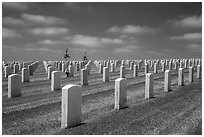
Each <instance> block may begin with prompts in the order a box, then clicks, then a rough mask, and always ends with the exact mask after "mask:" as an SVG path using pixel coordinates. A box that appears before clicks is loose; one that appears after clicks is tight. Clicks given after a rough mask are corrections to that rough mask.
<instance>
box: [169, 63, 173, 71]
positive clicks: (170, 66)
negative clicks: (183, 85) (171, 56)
mask: <svg viewBox="0 0 204 137" xmlns="http://www.w3.org/2000/svg"><path fill="white" fill-rule="evenodd" d="M169 70H170V71H172V62H169Z"/></svg>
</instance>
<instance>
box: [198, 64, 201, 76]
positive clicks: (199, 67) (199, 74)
mask: <svg viewBox="0 0 204 137" xmlns="http://www.w3.org/2000/svg"><path fill="white" fill-rule="evenodd" d="M197 78H198V79H201V65H198V66H197Z"/></svg>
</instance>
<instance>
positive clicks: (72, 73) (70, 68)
mask: <svg viewBox="0 0 204 137" xmlns="http://www.w3.org/2000/svg"><path fill="white" fill-rule="evenodd" d="M69 76H70V77H74V66H73V65H69Z"/></svg>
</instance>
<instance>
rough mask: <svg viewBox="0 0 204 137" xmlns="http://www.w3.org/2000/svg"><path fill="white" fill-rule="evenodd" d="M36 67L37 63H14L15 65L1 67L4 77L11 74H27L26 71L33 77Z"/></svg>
mask: <svg viewBox="0 0 204 137" xmlns="http://www.w3.org/2000/svg"><path fill="white" fill-rule="evenodd" d="M38 65H39V62H38V61H35V62H19V63H15V64H13V63H11V64H9V63H8V64H5V65H3V70H4V77H8V76H9V75H11V74H18V73H20V72H21V74H22V75H23V74H24V73H26V74H27V71H28V73H29V75H33V72H34V71H35V70H36V69H37V67H38ZM27 69H28V70H27Z"/></svg>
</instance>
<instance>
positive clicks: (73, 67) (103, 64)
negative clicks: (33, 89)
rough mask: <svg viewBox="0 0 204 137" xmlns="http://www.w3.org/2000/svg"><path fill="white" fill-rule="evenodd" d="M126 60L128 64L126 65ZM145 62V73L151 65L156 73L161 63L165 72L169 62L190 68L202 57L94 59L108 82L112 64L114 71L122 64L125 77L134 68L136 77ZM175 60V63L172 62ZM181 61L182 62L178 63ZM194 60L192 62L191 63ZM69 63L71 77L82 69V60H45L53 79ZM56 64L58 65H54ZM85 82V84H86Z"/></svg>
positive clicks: (84, 75)
mask: <svg viewBox="0 0 204 137" xmlns="http://www.w3.org/2000/svg"><path fill="white" fill-rule="evenodd" d="M125 62H126V65H125ZM143 62H144V68H145V74H147V73H148V72H149V67H153V68H154V73H157V72H158V67H159V64H161V67H162V72H164V71H165V70H166V66H167V64H166V63H168V66H169V68H168V69H169V70H170V71H171V70H172V69H173V65H174V69H176V70H178V68H188V67H190V66H197V65H198V64H201V60H200V59H194V60H191V59H189V60H187V59H173V60H144V61H143V60H136V61H129V60H128V61H125V60H122V61H121V62H120V61H109V60H108V61H94V63H93V64H95V65H96V67H97V68H98V69H99V73H103V72H104V73H103V81H104V82H107V81H108V77H109V76H108V75H109V66H110V72H114V71H115V67H117V66H119V65H120V64H121V67H120V73H121V74H120V75H121V77H122V78H124V75H125V68H126V67H125V66H127V67H128V68H129V69H130V70H133V76H134V77H136V76H137V75H138V72H137V71H138V69H141V66H142V64H143ZM172 62H173V63H172ZM178 62H180V63H178ZM191 62H192V63H191ZM193 62H197V63H193ZM66 63H67V64H70V65H68V70H69V76H70V77H74V71H80V70H81V69H82V67H83V66H82V65H80V64H81V63H82V62H77V61H76V62H73V63H72V62H71V61H70V62H69V61H67V62H64V61H61V62H54V61H48V62H46V61H44V62H43V64H44V67H45V70H46V72H47V74H48V79H51V75H52V72H53V71H55V70H57V69H58V70H62V72H64V70H65V69H66V67H65V66H67V65H66ZM53 64H56V65H53ZM109 64H110V65H109ZM60 66H61V67H60ZM91 66H92V62H91V61H89V62H88V63H87V64H85V66H84V69H85V70H83V73H84V74H81V77H82V78H83V77H84V79H85V80H84V79H82V80H81V81H85V82H83V83H82V82H81V84H82V85H87V80H86V77H87V76H86V73H87V74H88V75H90V70H91ZM123 72H124V73H123ZM84 83H85V84H84Z"/></svg>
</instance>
